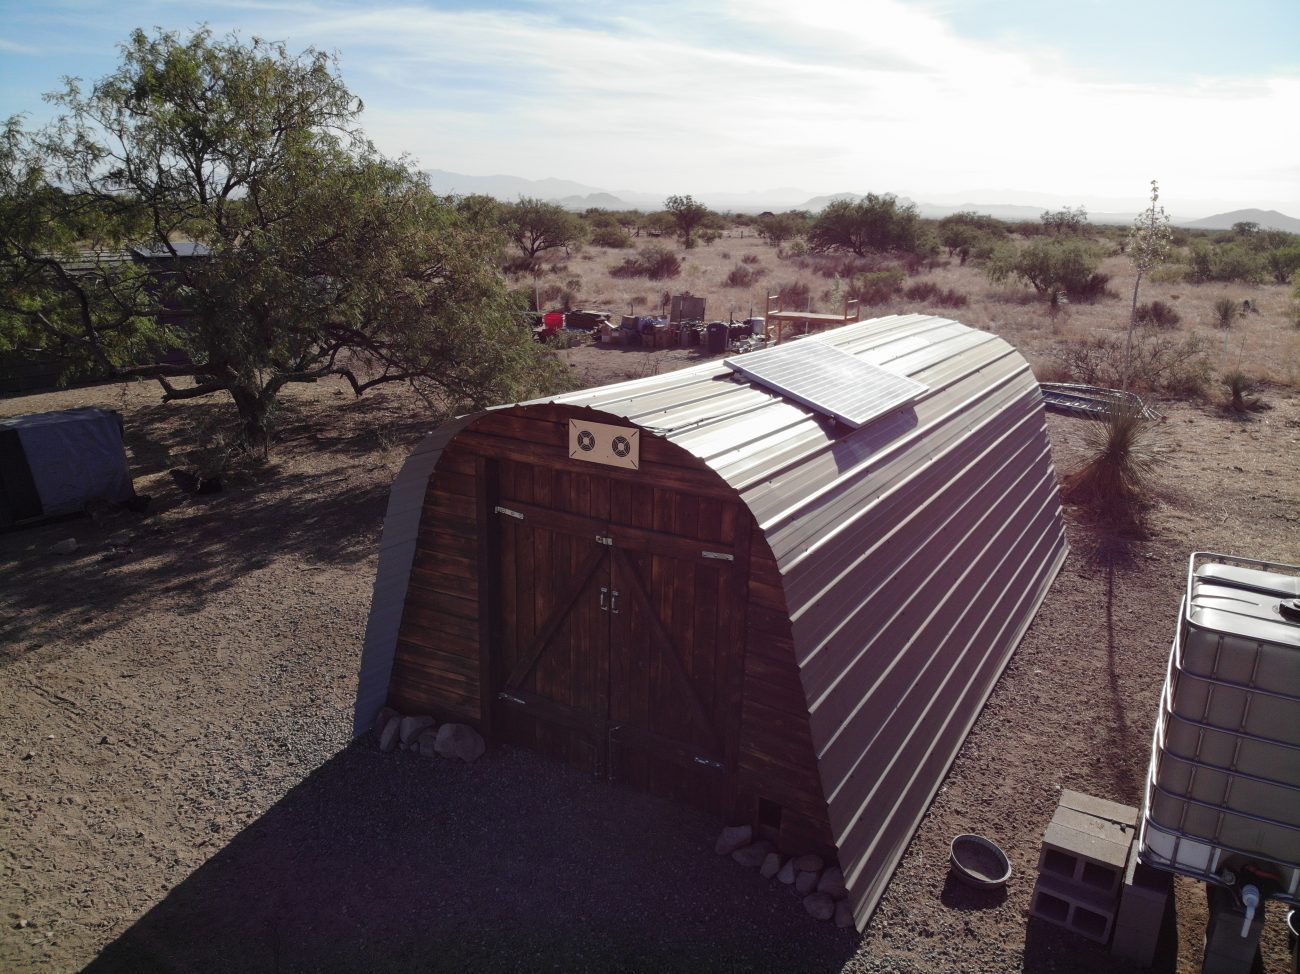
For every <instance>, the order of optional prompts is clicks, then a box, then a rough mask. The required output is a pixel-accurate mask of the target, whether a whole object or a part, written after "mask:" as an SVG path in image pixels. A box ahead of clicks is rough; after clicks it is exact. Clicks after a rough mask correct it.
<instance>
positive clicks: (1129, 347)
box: [1120, 270, 1142, 392]
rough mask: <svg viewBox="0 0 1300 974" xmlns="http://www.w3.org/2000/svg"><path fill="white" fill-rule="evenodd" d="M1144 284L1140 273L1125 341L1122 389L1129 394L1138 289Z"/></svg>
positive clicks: (1134, 288) (1135, 287) (1134, 289)
mask: <svg viewBox="0 0 1300 974" xmlns="http://www.w3.org/2000/svg"><path fill="white" fill-rule="evenodd" d="M1141 284H1142V271H1141V270H1139V271H1138V275H1137V280H1135V281H1134V282H1133V307H1132V308H1130V309H1129V315H1128V337H1127V338H1126V339H1125V340H1124V381H1123V382H1122V383H1121V384H1120V388H1121V389H1123V390H1124V391H1125V392H1128V384H1129V379H1130V378H1131V377H1132V372H1133V329H1134V328H1135V327H1136V326H1137V317H1138V288H1139V287H1140V286H1141Z"/></svg>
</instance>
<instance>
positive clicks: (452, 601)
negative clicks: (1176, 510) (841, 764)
mask: <svg viewBox="0 0 1300 974" xmlns="http://www.w3.org/2000/svg"><path fill="white" fill-rule="evenodd" d="M570 418H577V419H588V420H592V421H595V422H603V423H612V424H614V425H626V424H625V423H621V422H619V421H618V420H617V419H616V418H612V417H609V416H607V415H605V414H599V413H593V412H592V411H589V410H584V409H580V408H577V407H570V406H556V405H546V406H528V407H517V408H515V409H511V410H503V411H500V412H496V413H490V414H488V415H486V416H484V417H482V418H481V419H479V420H477V421H476V422H475V423H473V424H472V425H471V426H470V427H468V428H467V429H466V430H465V431H463V432H462V433H460V434H459V435H458V436H457V437H456V438H455V439H454V440H453V441H452V442H451V443H450V444H449V445H448V446H447V448H446V449H445V451H444V452H443V455H442V457H441V459H440V460H439V462H438V466H437V469H436V471H435V473H434V475H433V477H432V478H431V479H430V482H429V489H428V492H427V494H426V497H425V503H424V516H423V518H422V521H421V526H420V532H419V537H418V543H417V550H416V554H415V559H414V564H413V566H412V571H411V579H410V586H409V590H408V593H407V599H406V605H405V609H404V612H403V617H402V625H401V629H400V632H399V636H398V646H397V653H396V658H395V660H394V666H393V676H392V682H391V684H390V688H389V703H390V704H391V705H392V706H394V707H395V708H397V709H398V710H399V711H401V712H403V713H429V714H433V715H435V716H437V717H439V718H440V719H443V720H460V721H465V722H468V723H472V724H474V725H475V726H478V727H479V728H480V729H481V730H482V731H483V732H484V734H485V736H487V737H488V738H489V740H491V741H493V742H494V743H512V744H517V745H520V746H524V747H527V748H529V749H531V750H534V751H538V752H541V753H544V754H547V755H548V756H550V757H553V758H555V759H558V760H563V761H565V762H567V763H569V764H571V765H573V766H575V767H578V768H580V769H582V770H584V771H588V772H590V773H593V774H596V775H599V776H601V777H604V778H607V779H609V780H611V781H617V782H620V783H623V784H626V785H628V786H630V787H633V788H637V789H639V790H643V791H649V792H652V793H655V794H659V795H663V796H665V797H669V798H673V799H676V800H682V801H688V802H691V803H693V804H697V805H701V806H703V807H706V808H709V809H712V810H714V811H716V812H717V813H718V814H719V815H720V816H722V817H723V818H725V819H726V820H728V821H730V822H739V821H745V822H752V823H753V824H755V825H757V826H759V828H760V831H763V832H764V833H765V834H768V835H770V836H771V837H773V838H775V839H777V840H778V841H779V842H780V844H781V845H782V846H783V847H784V848H785V849H786V850H787V851H791V852H802V851H819V852H823V853H833V851H834V847H833V844H832V841H831V838H830V828H829V824H828V820H827V816H826V803H825V800H824V799H823V797H822V791H821V784H820V781H819V778H818V772H817V762H816V756H815V754H814V751H813V745H812V739H811V735H810V732H809V729H808V720H807V706H806V704H805V701H804V696H803V690H802V687H801V685H800V682H799V672H798V667H797V666H796V664H795V660H794V648H793V642H792V638H791V631H790V623H789V619H788V617H787V615H786V609H785V599H784V594H783V591H782V587H781V580H780V577H779V575H778V574H777V571H776V565H775V562H774V561H773V559H772V555H771V552H770V550H769V548H768V546H767V543H766V541H765V540H764V539H763V536H762V534H761V532H759V531H758V529H757V527H756V526H755V525H754V522H753V518H752V516H751V515H750V514H749V512H748V510H747V509H746V508H745V507H744V505H743V503H742V502H741V501H740V500H739V498H738V497H737V495H736V494H735V492H734V491H732V490H731V488H729V487H728V486H727V485H726V484H725V483H723V482H722V481H721V480H720V479H719V478H718V477H717V475H716V474H715V473H714V472H713V471H711V470H710V469H708V468H707V467H706V466H705V465H704V464H702V463H701V462H700V461H698V460H697V459H696V458H694V457H692V456H690V455H689V454H687V453H686V452H685V451H683V450H681V449H680V448H678V447H676V446H674V445H673V444H671V443H669V442H667V441H666V440H663V439H662V438H659V437H655V436H653V435H651V434H650V433H649V432H648V431H643V432H642V435H641V460H642V463H641V468H640V469H639V470H636V471H630V470H622V469H620V468H615V467H608V466H602V465H597V464H592V463H587V462H583V461H578V460H570V459H569V457H568V421H569V419H570ZM497 507H504V508H506V509H508V510H511V511H514V512H516V513H523V514H524V515H525V516H524V518H523V519H522V520H521V519H518V518H516V517H514V516H511V515H509V514H503V513H499V512H497V510H496V508H497ZM597 536H600V537H603V538H607V539H610V540H612V542H613V543H612V544H603V543H598V542H597V541H596V538H597ZM706 550H707V551H712V552H718V553H722V552H725V553H729V554H731V555H732V556H733V558H732V560H731V561H727V560H722V559H716V558H712V557H710V558H707V559H706V558H703V557H702V556H701V552H702V551H706ZM602 589H604V590H605V591H604V592H602ZM613 592H618V593H619V596H618V601H617V602H616V603H615V604H614V605H611V603H610V598H611V594H612V593H613ZM611 608H615V609H617V610H619V611H617V612H615V613H612V614H611V613H610V611H609V610H610V609H611ZM480 647H488V651H487V652H480ZM716 765H721V766H722V767H721V768H719V767H716Z"/></svg>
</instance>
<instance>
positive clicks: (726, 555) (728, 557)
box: [704, 551, 736, 561]
mask: <svg viewBox="0 0 1300 974" xmlns="http://www.w3.org/2000/svg"><path fill="white" fill-rule="evenodd" d="M704 557H705V558H716V559H717V560H718V561H735V560H736V556H735V555H733V554H731V553H730V552H728V551H706V552H704Z"/></svg>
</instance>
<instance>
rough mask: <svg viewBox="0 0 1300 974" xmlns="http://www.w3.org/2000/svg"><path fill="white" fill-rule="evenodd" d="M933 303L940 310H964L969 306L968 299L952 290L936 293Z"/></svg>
mask: <svg viewBox="0 0 1300 974" xmlns="http://www.w3.org/2000/svg"><path fill="white" fill-rule="evenodd" d="M933 301H934V303H935V304H937V305H938V306H939V307H941V308H964V307H966V305H968V304H970V299H969V298H968V297H966V295H964V294H962V293H961V292H960V291H958V290H955V289H954V288H948V289H947V290H946V291H939V292H937V293H936V294H935V296H934V299H933Z"/></svg>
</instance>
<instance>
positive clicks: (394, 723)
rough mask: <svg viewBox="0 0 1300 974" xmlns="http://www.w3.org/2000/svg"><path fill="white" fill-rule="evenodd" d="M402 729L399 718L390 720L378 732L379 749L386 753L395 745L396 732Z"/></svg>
mask: <svg viewBox="0 0 1300 974" xmlns="http://www.w3.org/2000/svg"><path fill="white" fill-rule="evenodd" d="M401 729H402V722H401V721H400V720H390V721H389V722H388V723H386V724H385V725H384V729H383V731H381V732H380V734H379V750H381V751H383V752H385V753H387V752H389V751H391V750H392V749H393V748H394V747H396V746H397V740H398V732H399V731H400V730H401Z"/></svg>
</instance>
